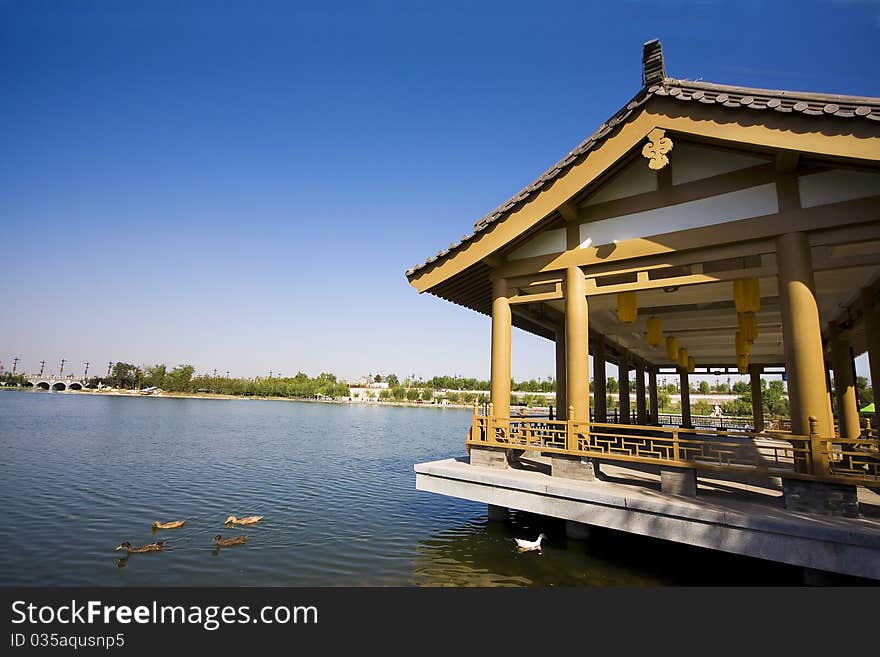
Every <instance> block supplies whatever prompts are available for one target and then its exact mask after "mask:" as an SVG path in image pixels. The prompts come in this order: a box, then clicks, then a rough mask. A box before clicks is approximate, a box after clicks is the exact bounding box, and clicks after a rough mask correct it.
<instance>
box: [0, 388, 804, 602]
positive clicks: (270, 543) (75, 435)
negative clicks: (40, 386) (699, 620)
mask: <svg viewBox="0 0 880 657" xmlns="http://www.w3.org/2000/svg"><path fill="white" fill-rule="evenodd" d="M469 422H470V411H468V410H460V409H440V408H402V407H379V406H361V405H336V404H319V403H314V404H313V403H296V402H286V401H255V400H228V401H227V400H209V399H170V398H165V399H162V398H137V397H133V398H126V397H102V396H96V395H94V396H93V395H85V394H79V395H78V394H65V393H51V392H10V391H3V392H2V393H0V504H2V514H3V518H2V527H3V529H2V535H3V540H2V542H0V585H3V586H11V585H28V586H86V585H95V586H205V585H209V586H214V585H216V586H367V585H369V586H386V585H391V586H411V585H513V586H530V585H532V586H533V585H537V586H549V585H556V586H558V585H564V586H571V585H588V586H609V585H612V586H614V585H616V586H642V585H665V584H731V583H735V584H749V583H761V584H780V583H798V582H799V579H798V575H799V573H798V571H797V570H796V569H790V568H786V567H781V566H776V565H773V564H769V563H766V562H759V561H754V560H749V559H741V558H736V557H732V556H727V555H722V554H717V553H712V552H708V551H704V550H699V549H696V548H690V547H686V546H679V545H674V544H669V543H664V542H661V541H655V540H651V539H645V538H639V537H634V536H630V535H626V534H620V533H617V532H611V531H598V532H596V533H595V534H594V536H593V538H591V540H590V541H589V542H579V541H570V540H566V538H565V527H564V523H562V522H560V521H556V520H552V519H546V518H541V517H537V516H532V515H529V514H524V513H516V514H514V515H513V516H512V521H511V522H510V523H507V524H499V523H488V522H487V518H486V507H485V505H483V504H476V503H472V502H466V501H462V500H455V499H451V498H446V497H442V496H438V495H433V494H430V493H422V492H419V491H416V490H415V475H414V473H413V469H412V466H413V464H414V463H417V462H422V461H429V460H434V459H439V458H445V457H450V456H458V455H462V454H463V453H464V437H465V433H466V431H467V428H468V425H469ZM228 515H236V516H245V515H264V516H265V520H264V521H263V523H262V524H261V525H259V526H254V527H248V528H245V529H228V528H225V527H224V526H223V520H224V519H225V518H226V517H227V516H228ZM183 518H187V519H188V520H187V523H186V525H185V526H184V527H183V528H181V529H177V530H166V531H160V532H158V533H153V531H152V530H151V527H150V526H151V524H152V523H153V521H155V520H161V521H167V520H177V519H183ZM540 531H544V532H545V533H547V534H548V536H549V539H548V541H547V542H546V543H545V548H544V550H543V551H542V552H540V553H538V552H528V553H523V554H519V553H518V552H517V551H516V550H515V549H514V543H513V537H514V536H519V537H524V538H530V539H534V538H535V536H537V534H538V533H539V532H540ZM217 533H220V534H222V535H223V536H234V535H238V534H246V535H247V537H248V541H247V544H246V545H243V546H236V547H231V548H224V549H222V550H219V551H217V550H216V549H214V546H213V541H212V537H213V536H214V535H215V534H217ZM159 538H162V539H166V540H167V541H168V543H167V546H166V548H165V550H164V552H161V553H154V554H134V555H131V556H130V557H129V558H127V559H126V558H120V556H121V555H122V553H121V552H116V551H114V547H116V546H117V545H119V544H120V543H121V542H122V541H126V540H128V541H130V542H131V543H132V544H134V545H142V544H145V543H150V542H153V541H154V540H157V539H159Z"/></svg>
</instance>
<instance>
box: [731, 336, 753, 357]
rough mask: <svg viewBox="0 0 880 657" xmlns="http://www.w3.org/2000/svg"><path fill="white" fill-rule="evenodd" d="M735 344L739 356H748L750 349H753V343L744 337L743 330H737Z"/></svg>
mask: <svg viewBox="0 0 880 657" xmlns="http://www.w3.org/2000/svg"><path fill="white" fill-rule="evenodd" d="M734 344H735V345H736V355H737V356H748V355H749V351H751V344H750V343H749V341H748V340H746V339H745V338H744V337H743V334H742V331H737V332H736V337H735V338H734Z"/></svg>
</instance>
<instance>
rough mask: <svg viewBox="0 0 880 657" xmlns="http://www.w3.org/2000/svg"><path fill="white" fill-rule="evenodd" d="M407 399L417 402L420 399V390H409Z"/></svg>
mask: <svg viewBox="0 0 880 657" xmlns="http://www.w3.org/2000/svg"><path fill="white" fill-rule="evenodd" d="M406 398H407V399H408V400H409V401H416V400H417V399H418V398H419V389H418V388H407V391H406Z"/></svg>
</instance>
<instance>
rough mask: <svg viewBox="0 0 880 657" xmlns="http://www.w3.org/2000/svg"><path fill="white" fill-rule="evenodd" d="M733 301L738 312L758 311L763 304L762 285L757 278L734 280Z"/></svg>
mask: <svg viewBox="0 0 880 657" xmlns="http://www.w3.org/2000/svg"><path fill="white" fill-rule="evenodd" d="M733 302H734V304H735V305H736V312H738V313H756V312H758V308H759V306H760V305H761V285H760V283H759V282H758V279H757V278H738V279H736V280H735V281H733Z"/></svg>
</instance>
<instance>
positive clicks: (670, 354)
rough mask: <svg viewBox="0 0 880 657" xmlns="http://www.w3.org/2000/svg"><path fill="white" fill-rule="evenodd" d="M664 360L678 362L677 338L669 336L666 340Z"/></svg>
mask: <svg viewBox="0 0 880 657" xmlns="http://www.w3.org/2000/svg"><path fill="white" fill-rule="evenodd" d="M666 358H668V359H669V360H673V361H674V360H678V338H676V337H674V336H671V335H670V336H669V337H668V338H666Z"/></svg>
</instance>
